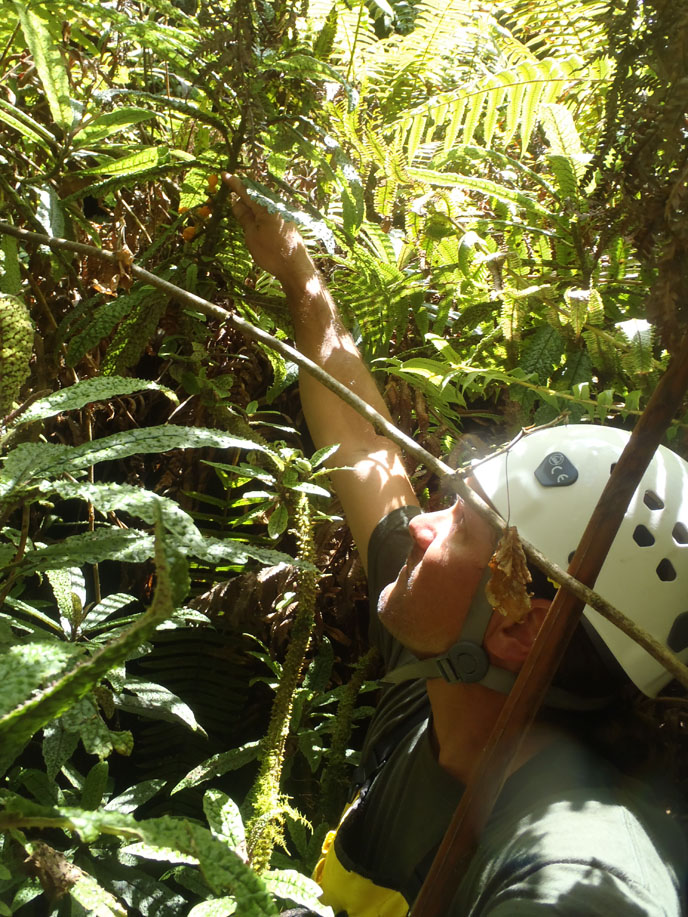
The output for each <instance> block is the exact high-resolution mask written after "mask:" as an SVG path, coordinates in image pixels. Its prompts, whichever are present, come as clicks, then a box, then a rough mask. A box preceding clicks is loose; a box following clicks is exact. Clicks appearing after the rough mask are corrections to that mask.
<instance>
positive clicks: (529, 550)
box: [0, 222, 688, 688]
mask: <svg viewBox="0 0 688 917" xmlns="http://www.w3.org/2000/svg"><path fill="white" fill-rule="evenodd" d="M3 233H4V234H6V235H10V236H14V237H15V238H17V239H20V240H22V241H23V242H34V243H36V244H39V245H47V246H48V247H49V248H53V249H57V250H63V251H71V252H76V253H77V254H80V255H87V256H96V257H100V258H103V259H104V260H105V261H109V262H110V263H112V264H117V265H120V266H121V265H122V254H121V253H120V252H111V251H105V250H104V249H101V248H95V247H94V246H92V245H85V244H84V243H83V242H71V241H69V240H68V239H58V238H54V237H52V236H46V235H43V234H42V233H36V232H29V231H28V230H25V229H19V228H17V227H16V226H12V225H11V224H9V223H3V222H0V234H3ZM127 270H128V271H130V272H131V274H132V275H133V276H134V277H136V278H138V279H139V280H142V281H143V282H145V283H148V284H150V285H151V286H153V287H156V288H157V289H159V290H162V291H163V292H165V293H167V294H168V295H169V296H171V297H172V298H174V299H176V300H177V301H179V302H182V303H185V304H187V305H190V306H192V307H193V308H195V309H197V310H198V311H199V312H202V313H203V314H204V315H207V316H208V317H209V318H214V319H217V320H218V321H220V322H225V323H226V324H228V325H231V327H233V328H235V329H236V330H237V331H240V332H241V333H242V334H244V335H245V336H246V337H248V338H251V339H252V340H254V341H258V342H260V343H261V344H263V345H265V346H266V347H270V348H271V349H272V350H275V351H277V353H279V354H281V355H282V356H283V357H284V358H285V359H287V360H290V361H291V362H293V363H296V364H297V365H298V366H299V367H300V368H301V369H303V370H305V371H306V372H308V373H310V374H311V375H312V376H313V377H314V378H315V379H317V380H318V382H320V383H321V384H322V385H324V386H325V388H328V389H330V391H332V392H334V393H335V394H336V395H338V396H339V398H341V399H342V401H344V402H346V404H348V405H349V406H350V407H351V408H353V409H354V410H355V411H357V412H358V413H359V414H361V415H362V416H363V417H365V418H366V419H367V420H368V421H369V422H370V423H371V424H372V425H373V427H374V428H375V429H376V430H377V431H378V432H379V433H382V434H383V435H384V436H386V437H387V438H388V439H389V440H391V442H393V443H395V444H396V445H397V446H399V447H400V448H402V449H404V450H405V451H406V452H407V453H408V454H409V455H412V456H413V457H414V458H415V459H416V460H417V461H418V462H420V463H421V464H423V465H425V466H426V468H429V469H430V470H431V471H432V472H434V473H435V474H436V475H438V476H439V477H449V478H450V479H451V481H450V483H451V485H452V487H453V489H454V490H455V491H456V493H457V494H459V496H460V497H461V499H462V500H464V501H465V502H466V503H467V504H468V505H469V506H470V507H471V508H472V509H474V510H475V511H476V512H477V513H479V514H480V515H481V516H482V517H483V518H484V519H486V520H487V521H488V522H489V523H490V524H491V525H492V526H493V527H494V528H495V529H496V530H497V531H499V532H503V531H504V529H505V522H504V520H503V519H502V517H501V516H499V515H498V514H497V513H496V512H495V511H494V510H492V509H491V508H490V507H489V506H487V504H486V503H484V502H483V500H481V499H480V497H479V496H478V495H477V494H476V493H475V492H474V491H472V490H471V489H470V488H469V487H468V485H467V484H466V483H465V482H464V480H463V477H462V475H461V474H459V473H457V472H455V471H454V469H453V468H451V467H450V466H449V465H447V464H445V463H444V462H442V461H440V460H439V459H437V458H435V456H434V455H432V454H431V453H430V452H428V451H427V450H426V449H424V448H423V447H422V446H419V445H418V443H416V442H414V440H412V439H411V438H410V437H409V436H407V435H406V434H405V433H402V432H401V430H399V429H397V427H395V426H394V424H392V423H390V422H389V421H388V420H386V419H385V418H384V417H383V416H382V415H381V414H378V412H377V411H375V410H374V409H373V408H371V407H370V405H369V404H368V403H367V402H366V401H364V400H363V399H362V398H359V397H358V396H357V395H355V394H354V393H353V392H351V391H350V390H349V389H348V388H347V387H346V386H345V385H342V384H341V383H340V382H337V380H336V379H333V378H332V376H330V375H329V373H327V372H325V370H324V369H322V368H321V367H320V366H318V365H317V364H316V363H314V362H313V361H312V360H309V359H308V357H305V356H303V354H302V353H300V352H299V351H298V350H296V349H295V348H294V347H291V346H290V345H289V344H285V343H284V342H283V341H279V340H277V338H275V337H273V336H272V335H271V334H268V333H267V332H266V331H262V330H261V329H260V328H257V327H256V326H255V325H252V324H251V323H250V322H247V321H246V320H245V319H243V318H241V316H239V315H236V314H235V313H232V312H229V311H228V310H227V309H223V308H222V307H221V306H217V305H215V304H214V303H211V302H209V301H208V300H207V299H203V298H202V297H200V296H196V294H194V293H189V292H188V291H187V290H183V289H182V288H181V287H178V286H176V285H175V284H173V283H170V282H169V280H163V279H162V278H161V277H158V276H157V275H156V274H152V273H151V272H150V271H147V270H145V269H144V268H141V267H137V266H136V265H133V264H132V265H130V266H129V267H128V268H127ZM522 543H523V549H524V551H525V553H526V556H527V557H528V560H529V561H531V563H533V564H534V565H535V566H536V567H538V568H539V569H540V570H542V571H543V572H544V573H546V574H547V575H548V576H549V577H550V579H552V580H554V581H555V582H557V583H560V584H561V586H563V587H564V588H565V589H566V590H567V591H568V592H571V593H573V594H574V595H576V596H578V598H580V599H581V600H582V601H583V602H585V603H586V604H587V605H589V606H590V607H591V608H594V609H595V611H597V612H599V614H601V615H602V616H603V617H605V618H606V619H607V620H608V621H610V622H611V623H612V624H614V625H615V626H616V627H618V628H619V630H621V631H623V632H624V633H625V634H626V635H627V636H629V637H630V638H631V639H632V640H635V641H636V643H638V644H640V646H642V647H643V649H644V650H646V651H647V652H648V653H649V654H650V655H651V656H652V657H653V658H654V659H656V660H657V662H659V663H660V664H661V665H662V666H664V668H665V669H666V670H667V671H668V672H670V673H671V675H672V676H673V677H674V678H676V680H677V681H679V682H680V683H681V684H682V685H683V686H684V687H685V688H688V666H685V665H684V664H683V663H682V662H681V661H680V660H679V659H678V657H677V656H676V655H675V654H674V653H672V652H671V651H670V650H668V649H667V648H666V647H665V646H663V645H662V644H661V643H659V642H658V641H657V640H655V639H654V637H652V636H651V635H650V634H648V633H647V631H645V630H644V629H643V628H641V627H639V626H638V625H637V624H636V623H635V622H634V621H632V620H631V619H630V618H628V617H626V615H624V614H623V612H621V611H619V609H617V608H615V607H614V606H613V605H610V604H609V602H607V601H606V600H605V599H603V598H602V596H600V595H598V594H597V593H596V592H594V591H593V590H592V589H589V588H588V587H587V586H584V585H583V584H582V583H580V582H579V581H578V580H577V579H575V578H574V577H573V576H570V575H569V574H568V573H567V572H566V571H565V570H563V569H562V568H561V567H558V566H557V565H556V564H554V563H552V562H551V561H550V560H549V559H548V558H547V557H546V556H545V555H544V554H543V553H542V552H541V551H538V550H537V548H535V547H534V546H533V545H532V544H530V543H529V542H527V541H523V542H522Z"/></svg>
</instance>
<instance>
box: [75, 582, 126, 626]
mask: <svg viewBox="0 0 688 917" xmlns="http://www.w3.org/2000/svg"><path fill="white" fill-rule="evenodd" d="M136 601H138V600H137V599H135V598H134V596H133V595H127V593H126V592H113V593H112V594H111V595H106V596H105V598H104V599H101V600H100V602H98V604H97V605H94V606H93V607H92V608H89V610H88V611H87V612H86V615H85V617H84V618H83V620H82V622H81V630H82V631H83V632H84V633H88V632H89V631H92V630H95V629H96V628H97V627H100V625H101V624H102V623H103V621H105V620H107V618H109V617H110V615H113V614H115V612H117V611H119V610H120V609H121V608H126V606H127V605H131V604H132V603H133V602H136Z"/></svg>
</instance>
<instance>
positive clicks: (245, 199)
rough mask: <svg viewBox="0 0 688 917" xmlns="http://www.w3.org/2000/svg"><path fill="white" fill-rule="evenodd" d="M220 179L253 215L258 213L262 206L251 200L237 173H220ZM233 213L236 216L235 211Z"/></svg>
mask: <svg viewBox="0 0 688 917" xmlns="http://www.w3.org/2000/svg"><path fill="white" fill-rule="evenodd" d="M222 181H223V182H224V183H225V184H226V185H227V187H228V188H229V190H230V191H233V192H234V193H235V194H236V195H237V196H238V198H239V201H240V202H241V204H243V205H244V207H247V208H248V210H249V211H250V212H251V213H252V214H253V215H254V216H257V215H258V213H259V212H260V211H261V210H262V207H261V206H260V205H259V204H256V203H255V202H254V201H252V200H251V198H250V197H249V194H248V191H247V190H246V188H244V186H243V184H242V182H241V179H240V178H239V176H238V175H230V174H229V172H224V173H223V175H222ZM235 215H236V216H238V214H236V211H235Z"/></svg>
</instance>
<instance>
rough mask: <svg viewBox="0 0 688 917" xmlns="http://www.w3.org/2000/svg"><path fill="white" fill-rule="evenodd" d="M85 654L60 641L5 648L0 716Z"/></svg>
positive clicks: (0, 677) (1, 664)
mask: <svg viewBox="0 0 688 917" xmlns="http://www.w3.org/2000/svg"><path fill="white" fill-rule="evenodd" d="M82 655H83V653H82V651H81V650H80V649H78V648H77V647H75V646H74V645H73V644H71V643H63V642H60V641H57V640H46V639H43V640H35V641H32V642H30V643H19V644H17V645H15V646H10V647H4V648H3V653H2V655H0V716H1V717H4V716H6V715H7V714H8V713H10V712H11V711H12V710H14V709H15V708H16V707H17V706H19V705H20V704H23V703H24V702H25V701H26V700H27V699H28V698H29V697H31V695H32V694H33V692H34V691H35V690H36V689H37V688H39V687H41V686H42V685H45V684H47V683H48V682H50V681H52V680H53V679H54V678H55V677H56V676H57V675H59V674H60V672H62V671H64V669H65V668H66V667H67V666H68V665H69V664H70V663H72V662H74V660H75V659H76V658H79V657H81V656H82Z"/></svg>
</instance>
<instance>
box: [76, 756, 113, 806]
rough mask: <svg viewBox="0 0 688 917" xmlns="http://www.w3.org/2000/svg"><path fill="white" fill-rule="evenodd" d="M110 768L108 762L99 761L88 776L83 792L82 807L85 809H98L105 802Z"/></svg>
mask: <svg viewBox="0 0 688 917" xmlns="http://www.w3.org/2000/svg"><path fill="white" fill-rule="evenodd" d="M109 774H110V767H109V765H108V763H107V761H97V762H96V763H95V764H94V765H93V767H92V768H91V770H90V771H89V772H88V773H87V774H86V779H85V780H84V787H83V789H82V791H81V806H82V807H83V808H84V809H97V808H98V806H99V805H100V804H101V802H102V801H103V794H104V793H105V787H106V786H107V781H108V776H109Z"/></svg>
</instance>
